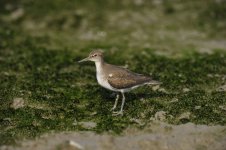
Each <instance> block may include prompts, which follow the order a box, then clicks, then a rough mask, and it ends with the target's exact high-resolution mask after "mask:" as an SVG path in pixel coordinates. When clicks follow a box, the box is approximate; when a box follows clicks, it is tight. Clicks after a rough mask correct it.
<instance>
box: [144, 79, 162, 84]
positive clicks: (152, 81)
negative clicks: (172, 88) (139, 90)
mask: <svg viewBox="0 0 226 150" xmlns="http://www.w3.org/2000/svg"><path fill="white" fill-rule="evenodd" d="M147 84H149V85H160V84H162V82H159V81H156V80H151V81H149V82H147Z"/></svg>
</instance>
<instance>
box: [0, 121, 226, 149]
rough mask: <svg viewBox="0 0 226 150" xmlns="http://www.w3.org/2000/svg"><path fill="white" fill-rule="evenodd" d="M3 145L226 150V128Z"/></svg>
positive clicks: (57, 137)
mask: <svg viewBox="0 0 226 150" xmlns="http://www.w3.org/2000/svg"><path fill="white" fill-rule="evenodd" d="M18 143H19V144H18V146H15V147H12V146H2V147H0V149H1V150H31V149H32V150H54V149H60V150H66V149H67V150H76V149H86V150H105V149H108V150H120V149H121V150H139V149H142V150H146V149H147V150H150V149H152V150H226V126H219V125H218V126H206V125H195V124H192V123H187V124H183V125H169V124H166V123H163V122H154V123H151V124H150V125H149V126H148V127H146V128H145V129H143V130H142V131H141V130H138V129H135V128H128V129H127V130H125V131H124V133H123V134H122V135H119V136H114V135H109V134H102V135H98V134H95V133H93V132H88V131H86V132H64V133H56V134H46V135H43V136H41V137H40V138H37V139H35V140H25V141H20V142H18Z"/></svg>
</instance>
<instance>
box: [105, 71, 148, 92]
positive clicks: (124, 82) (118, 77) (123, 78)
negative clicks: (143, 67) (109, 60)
mask: <svg viewBox="0 0 226 150" xmlns="http://www.w3.org/2000/svg"><path fill="white" fill-rule="evenodd" d="M151 80H152V79H151V78H150V77H146V76H144V75H140V74H136V73H133V72H130V71H128V70H121V72H117V73H111V74H109V76H108V83H109V84H110V85H111V86H112V87H114V88H117V89H125V88H131V87H134V86H136V85H141V84H144V83H146V82H149V81H151Z"/></svg>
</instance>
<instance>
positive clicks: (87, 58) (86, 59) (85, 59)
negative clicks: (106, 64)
mask: <svg viewBox="0 0 226 150" xmlns="http://www.w3.org/2000/svg"><path fill="white" fill-rule="evenodd" d="M84 61H89V57H86V58H84V59H82V60H80V61H78V63H81V62H84Z"/></svg>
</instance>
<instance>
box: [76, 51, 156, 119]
mask: <svg viewBox="0 0 226 150" xmlns="http://www.w3.org/2000/svg"><path fill="white" fill-rule="evenodd" d="M85 61H93V62H95V65H96V78H97V81H98V83H99V84H100V85H101V86H102V87H104V88H106V89H108V90H111V91H114V92H117V96H116V99H115V103H114V106H113V107H112V109H111V110H112V111H113V113H114V115H123V107H124V104H125V95H124V93H125V92H129V91H130V90H132V89H135V88H137V87H140V86H143V85H147V84H150V85H158V84H160V82H158V81H156V80H153V79H152V78H151V77H150V76H145V75H142V74H137V73H134V72H131V71H129V70H128V69H125V68H123V67H119V66H115V65H111V64H108V63H106V62H104V59H103V51H102V50H94V51H92V52H91V53H90V54H89V56H88V57H87V58H84V59H82V60H80V61H79V63H81V62H85ZM119 93H121V94H122V104H121V109H120V111H118V112H114V110H115V108H116V107H117V104H118V100H119Z"/></svg>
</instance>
